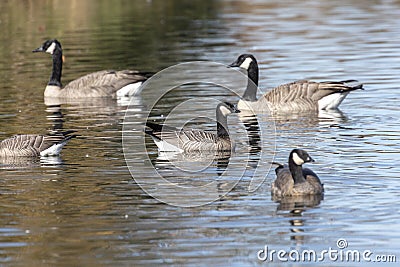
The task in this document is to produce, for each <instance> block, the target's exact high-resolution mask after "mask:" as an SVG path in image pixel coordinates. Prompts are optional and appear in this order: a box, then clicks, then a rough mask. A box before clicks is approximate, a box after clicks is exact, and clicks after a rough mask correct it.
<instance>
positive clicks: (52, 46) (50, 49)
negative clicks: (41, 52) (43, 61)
mask: <svg viewBox="0 0 400 267" xmlns="http://www.w3.org/2000/svg"><path fill="white" fill-rule="evenodd" d="M55 49H56V43H54V42H53V43H51V45H50V46H49V48H47V50H46V53H49V54H53V53H54V50H55Z"/></svg>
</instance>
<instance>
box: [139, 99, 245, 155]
mask: <svg viewBox="0 0 400 267" xmlns="http://www.w3.org/2000/svg"><path fill="white" fill-rule="evenodd" d="M239 112H240V111H239V110H238V109H236V107H235V106H234V105H232V104H231V103H228V102H223V103H219V104H218V105H217V108H216V119H217V134H215V133H211V132H206V131H201V130H178V129H176V128H173V127H168V126H163V125H159V124H155V123H151V122H147V123H146V126H147V127H149V128H150V129H151V130H147V131H145V132H146V133H147V134H149V135H150V136H151V137H152V138H153V140H154V142H155V143H156V145H157V147H158V150H159V151H177V152H184V151H185V152H192V151H231V150H233V149H234V142H233V141H231V140H230V138H229V132H228V125H227V116H228V115H229V114H231V113H239Z"/></svg>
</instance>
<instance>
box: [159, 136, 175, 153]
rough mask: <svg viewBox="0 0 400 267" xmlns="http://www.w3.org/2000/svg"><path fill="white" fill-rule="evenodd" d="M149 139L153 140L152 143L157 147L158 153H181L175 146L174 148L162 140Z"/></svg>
mask: <svg viewBox="0 0 400 267" xmlns="http://www.w3.org/2000/svg"><path fill="white" fill-rule="evenodd" d="M151 138H153V141H154V143H155V144H156V145H157V147H158V151H168V152H180V153H181V152H183V149H181V148H179V147H177V146H174V145H172V144H170V143H168V142H166V141H164V140H160V139H158V138H155V137H153V136H152V137H151Z"/></svg>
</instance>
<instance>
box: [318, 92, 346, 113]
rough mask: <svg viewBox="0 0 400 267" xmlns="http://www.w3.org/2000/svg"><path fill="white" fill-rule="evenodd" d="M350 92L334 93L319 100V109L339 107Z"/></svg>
mask: <svg viewBox="0 0 400 267" xmlns="http://www.w3.org/2000/svg"><path fill="white" fill-rule="evenodd" d="M348 94H349V92H345V93H334V94H330V95H327V96H325V97H323V98H321V99H320V100H318V109H337V108H338V107H339V105H340V104H341V103H342V101H343V100H344V99H345V98H346V96H347V95H348Z"/></svg>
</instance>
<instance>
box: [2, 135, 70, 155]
mask: <svg viewBox="0 0 400 267" xmlns="http://www.w3.org/2000/svg"><path fill="white" fill-rule="evenodd" d="M68 134H69V133H68ZM68 134H60V135H34V134H19V135H14V136H12V137H10V138H7V139H5V140H3V141H1V142H0V157H38V156H50V155H58V154H59V153H60V151H61V149H62V147H63V146H64V145H65V144H66V143H67V142H68V141H69V140H70V139H71V138H73V137H75V135H68Z"/></svg>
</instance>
